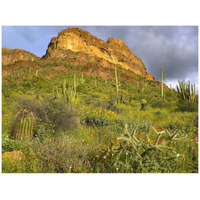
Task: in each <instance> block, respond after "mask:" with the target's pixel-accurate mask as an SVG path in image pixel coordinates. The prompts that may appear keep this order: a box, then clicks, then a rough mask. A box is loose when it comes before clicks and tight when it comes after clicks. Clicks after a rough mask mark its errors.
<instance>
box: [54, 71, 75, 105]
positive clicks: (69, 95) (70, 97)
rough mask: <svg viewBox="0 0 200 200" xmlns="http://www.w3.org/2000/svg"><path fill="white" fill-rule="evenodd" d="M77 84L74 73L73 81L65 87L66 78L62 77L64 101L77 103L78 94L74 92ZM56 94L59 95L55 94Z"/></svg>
mask: <svg viewBox="0 0 200 200" xmlns="http://www.w3.org/2000/svg"><path fill="white" fill-rule="evenodd" d="M77 85H78V81H77V80H76V74H74V81H73V84H72V86H68V87H67V85H66V80H65V79H64V81H63V86H62V93H63V99H64V101H66V102H70V103H77V101H78V94H77V92H76V88H77ZM57 96H59V95H58V94H57Z"/></svg>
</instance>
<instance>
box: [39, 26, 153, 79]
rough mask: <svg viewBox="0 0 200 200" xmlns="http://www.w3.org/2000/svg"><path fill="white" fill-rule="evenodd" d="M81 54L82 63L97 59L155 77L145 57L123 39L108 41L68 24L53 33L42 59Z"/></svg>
mask: <svg viewBox="0 0 200 200" xmlns="http://www.w3.org/2000/svg"><path fill="white" fill-rule="evenodd" d="M72 54H74V57H76V58H78V60H79V61H80V62H81V63H80V64H84V63H88V59H89V60H90V61H92V62H98V64H99V65H103V66H104V67H106V66H107V67H114V66H120V67H122V68H125V69H127V70H131V71H133V72H134V73H135V74H138V75H140V76H143V77H145V78H147V79H149V80H154V79H155V78H154V77H153V76H152V75H151V74H150V73H148V72H147V70H146V67H145V65H144V63H143V62H142V60H141V59H140V58H138V57H137V56H136V55H135V54H134V53H133V52H132V51H131V50H130V49H129V48H128V46H127V45H126V44H125V43H124V41H122V40H119V39H115V38H109V39H108V41H107V42H104V41H103V40H101V39H99V38H97V37H95V36H93V35H91V34H90V33H89V32H87V31H83V30H82V29H79V28H68V29H65V30H63V31H61V32H59V33H58V37H53V38H52V39H51V41H50V43H49V45H48V49H47V51H46V54H45V55H44V56H43V57H42V58H43V59H48V58H66V59H67V57H68V56H70V57H73V55H72Z"/></svg>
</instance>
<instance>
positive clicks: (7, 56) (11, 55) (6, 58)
mask: <svg viewBox="0 0 200 200" xmlns="http://www.w3.org/2000/svg"><path fill="white" fill-rule="evenodd" d="M39 59H40V58H39V57H37V56H36V55H34V54H32V53H30V52H28V51H25V50H23V49H8V48H4V47H3V48H2V65H8V64H12V63H14V62H16V61H19V60H30V61H34V60H39Z"/></svg>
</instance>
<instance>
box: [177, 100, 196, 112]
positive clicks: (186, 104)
mask: <svg viewBox="0 0 200 200" xmlns="http://www.w3.org/2000/svg"><path fill="white" fill-rule="evenodd" d="M177 107H178V108H177V110H178V111H182V112H184V111H188V112H196V111H198V102H190V101H180V102H179V103H178V105H177Z"/></svg>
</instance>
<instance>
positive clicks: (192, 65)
mask: <svg viewBox="0 0 200 200" xmlns="http://www.w3.org/2000/svg"><path fill="white" fill-rule="evenodd" d="M68 27H69V26H2V47H7V48H18V49H25V50H27V51H29V52H31V53H34V54H35V55H37V56H39V57H41V56H43V55H44V54H45V53H46V50H47V47H48V44H49V42H50V40H51V38H52V37H57V35H58V32H60V31H61V30H63V29H66V28H68ZM75 27H79V28H82V29H83V30H86V31H88V32H90V33H91V34H92V35H94V36H96V37H98V38H100V39H102V40H104V41H105V42H107V40H108V38H109V37H114V38H118V39H121V40H123V41H124V42H125V43H126V44H127V46H128V47H129V48H130V49H131V51H132V52H133V53H134V54H136V55H137V56H138V57H140V58H141V59H142V61H143V62H144V64H145V66H146V68H147V71H148V72H150V73H151V74H152V75H153V76H155V78H156V79H157V80H159V81H160V76H161V66H163V71H164V74H166V79H165V80H164V83H165V84H167V85H168V86H169V84H170V83H171V84H172V87H173V88H175V86H176V84H177V82H178V80H183V79H184V80H190V82H191V83H195V84H196V85H197V84H198V26H75Z"/></svg>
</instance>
